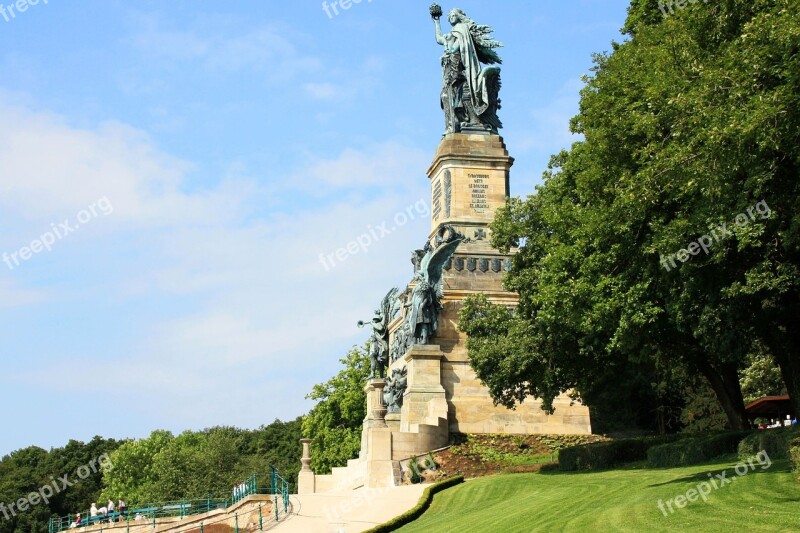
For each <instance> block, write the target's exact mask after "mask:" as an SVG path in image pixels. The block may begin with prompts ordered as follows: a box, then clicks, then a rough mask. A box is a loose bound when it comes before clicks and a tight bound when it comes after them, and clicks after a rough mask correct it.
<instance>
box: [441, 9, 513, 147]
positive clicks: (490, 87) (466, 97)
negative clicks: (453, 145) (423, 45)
mask: <svg viewBox="0 0 800 533" xmlns="http://www.w3.org/2000/svg"><path fill="white" fill-rule="evenodd" d="M430 13H431V17H432V18H433V22H434V25H435V28H436V42H437V43H439V44H440V45H442V46H444V55H443V56H442V60H441V61H442V94H441V106H442V110H443V111H444V116H445V134H447V133H459V132H461V131H485V132H491V133H495V134H496V133H497V131H498V129H499V128H502V127H503V124H502V123H501V122H500V119H499V118H498V117H497V110H498V109H500V99H499V93H500V68H499V67H496V66H487V67H482V66H481V63H483V64H486V65H495V64H501V63H502V60H501V59H500V56H498V55H497V53H496V52H495V51H494V48H498V47H500V46H502V44H501V43H500V42H498V41H496V40H494V39H493V38H492V37H491V33H492V32H493V31H494V30H492V28H490V27H489V26H485V25H482V24H477V23H476V22H475V21H474V20H472V19H471V18H469V17H468V16H467V15H466V14H465V13H464V12H463V11H462V10H460V9H453V10H451V11H450V13H449V14H448V15H447V20H448V21H449V22H450V24H451V25H452V26H453V28H452V30H451V31H450V33H442V27H441V23H440V19H441V17H442V8H441V7H440V6H439V5H437V4H433V5H432V6H431V9H430Z"/></svg>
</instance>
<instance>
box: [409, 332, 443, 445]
mask: <svg viewBox="0 0 800 533" xmlns="http://www.w3.org/2000/svg"><path fill="white" fill-rule="evenodd" d="M443 357H444V354H443V353H442V350H441V347H440V346H438V345H434V344H426V345H422V346H412V347H411V349H410V350H409V351H408V353H406V355H405V356H404V357H403V362H404V363H405V364H406V366H407V368H408V387H407V388H406V392H405V394H404V395H403V407H402V408H401V409H400V431H406V432H407V431H412V429H413V428H412V426H413V425H415V424H424V423H426V422H432V423H433V424H434V425H435V424H436V421H435V418H436V417H444V419H445V420H447V401H446V400H445V390H444V387H442V358H443ZM431 417H433V418H434V420H429V419H430V418H431Z"/></svg>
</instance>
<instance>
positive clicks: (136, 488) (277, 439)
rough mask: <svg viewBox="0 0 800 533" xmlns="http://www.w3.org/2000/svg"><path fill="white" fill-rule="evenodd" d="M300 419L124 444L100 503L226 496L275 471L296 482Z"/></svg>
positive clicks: (164, 434) (157, 434)
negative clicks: (249, 479)
mask: <svg viewBox="0 0 800 533" xmlns="http://www.w3.org/2000/svg"><path fill="white" fill-rule="evenodd" d="M299 440H300V419H297V420H295V421H292V422H281V421H280V420H276V421H275V422H273V423H272V424H270V425H268V426H262V427H260V428H259V429H256V430H252V431H250V430H242V429H238V428H232V427H214V428H211V429H206V430H204V431H199V432H194V431H186V432H184V433H181V434H180V435H178V436H177V437H175V436H173V435H172V433H170V432H168V431H161V430H159V431H154V432H153V433H151V435H150V436H149V437H148V438H146V439H139V440H131V441H127V442H125V443H123V444H122V445H121V446H120V447H119V449H117V450H116V451H115V452H114V453H113V454H112V455H111V459H112V462H113V464H114V468H113V470H111V471H109V472H108V473H106V475H105V476H104V480H103V481H104V487H103V491H102V494H101V500H103V501H105V500H106V499H108V498H111V499H114V500H117V499H119V498H122V499H125V500H126V501H128V502H130V503H131V504H144V503H147V502H159V501H171V500H177V499H181V498H202V497H205V496H206V495H212V496H227V495H228V494H229V493H230V490H231V487H233V486H234V485H236V484H239V483H241V482H242V481H244V480H245V479H247V477H249V476H250V475H251V474H254V473H257V474H261V475H262V476H264V477H263V479H264V483H265V484H266V483H267V481H266V476H267V475H268V474H269V473H270V472H271V467H272V466H275V467H276V468H277V469H278V470H279V472H280V473H281V475H282V476H283V477H284V478H286V479H287V480H288V481H291V482H294V481H295V480H296V477H297V472H298V471H299V468H300V444H299Z"/></svg>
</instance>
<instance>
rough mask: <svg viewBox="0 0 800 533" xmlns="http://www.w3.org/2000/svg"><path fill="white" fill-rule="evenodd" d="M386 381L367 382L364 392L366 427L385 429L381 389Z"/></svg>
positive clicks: (374, 379)
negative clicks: (365, 395) (365, 397)
mask: <svg viewBox="0 0 800 533" xmlns="http://www.w3.org/2000/svg"><path fill="white" fill-rule="evenodd" d="M385 387H386V380H384V379H380V378H373V379H370V380H369V381H368V382H367V385H366V386H365V387H364V392H365V393H366V394H367V419H366V420H367V427H371V428H385V427H386V420H385V417H386V406H385V405H383V389H384V388H385Z"/></svg>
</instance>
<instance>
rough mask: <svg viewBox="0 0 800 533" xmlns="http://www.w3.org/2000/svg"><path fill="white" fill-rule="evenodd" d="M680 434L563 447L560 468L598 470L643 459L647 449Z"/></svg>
mask: <svg viewBox="0 0 800 533" xmlns="http://www.w3.org/2000/svg"><path fill="white" fill-rule="evenodd" d="M680 438H682V436H681V435H661V436H658V437H637V438H634V439H620V440H613V441H610V442H596V443H593V444H583V445H580V446H573V447H571V448H564V449H563V450H559V452H558V463H559V467H560V468H561V470H564V471H568V472H569V471H574V470H600V469H604V468H612V467H614V466H619V465H623V464H626V463H633V462H635V461H643V460H645V459H647V450H648V449H650V448H652V447H653V446H656V445H658V444H663V443H666V442H674V441H676V440H678V439H680Z"/></svg>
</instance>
